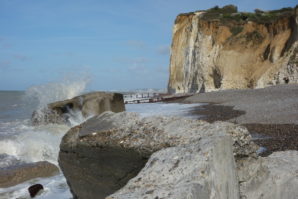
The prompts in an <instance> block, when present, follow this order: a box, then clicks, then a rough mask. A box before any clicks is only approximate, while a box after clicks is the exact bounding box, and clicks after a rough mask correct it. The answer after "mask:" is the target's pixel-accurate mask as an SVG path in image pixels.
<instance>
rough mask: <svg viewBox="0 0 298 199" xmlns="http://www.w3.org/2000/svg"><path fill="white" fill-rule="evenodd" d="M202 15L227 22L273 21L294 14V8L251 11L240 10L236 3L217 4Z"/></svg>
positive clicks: (208, 18)
mask: <svg viewBox="0 0 298 199" xmlns="http://www.w3.org/2000/svg"><path fill="white" fill-rule="evenodd" d="M205 12H206V13H205V14H204V15H203V16H202V19H205V20H211V21H213V20H215V21H217V20H218V21H220V22H221V23H227V22H230V21H235V22H238V23H241V22H246V21H253V22H257V23H272V22H274V21H276V20H278V19H280V18H282V17H289V16H291V15H294V8H291V7H289V8H282V9H279V10H271V11H263V10H260V9H255V12H254V13H251V12H238V9H237V7H236V6H234V5H227V6H224V7H222V8H220V7H218V6H215V7H213V8H210V9H208V10H206V11H205Z"/></svg>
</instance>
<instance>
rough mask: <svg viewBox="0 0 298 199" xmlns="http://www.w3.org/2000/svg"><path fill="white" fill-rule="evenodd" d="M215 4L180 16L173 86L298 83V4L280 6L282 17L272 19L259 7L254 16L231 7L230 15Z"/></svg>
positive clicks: (184, 89) (188, 89)
mask: <svg viewBox="0 0 298 199" xmlns="http://www.w3.org/2000/svg"><path fill="white" fill-rule="evenodd" d="M216 10H218V13H216ZM216 10H213V11H214V12H213V13H209V12H208V10H206V11H197V12H191V13H186V14H180V15H178V16H177V18H176V20H175V25H174V27H173V38H172V45H171V59H170V77H169V82H168V92H170V93H199V92H209V91H214V90H225V89H247V88H263V87H268V86H271V85H277V84H287V83H289V84H292V83H295V84H296V83H298V62H297V60H298V59H297V58H298V36H297V35H298V34H297V30H298V20H297V19H298V14H297V13H298V11H297V10H298V9H297V7H296V10H295V9H291V10H290V9H287V10H288V11H284V12H283V11H282V10H281V11H280V13H278V15H279V16H280V17H271V18H270V20H271V21H269V22H268V21H266V20H265V21H264V18H263V17H260V18H258V14H255V13H250V15H254V16H255V18H249V17H248V16H246V13H232V14H229V15H230V17H229V19H227V18H225V17H222V15H220V13H222V12H224V8H217V9H216ZM220 11H221V12H220ZM276 12H277V11H276ZM216 14H218V16H217V15H216ZM268 15H272V14H270V13H266V16H268ZM220 16H221V17H220ZM260 16H261V15H260ZM240 18H242V19H240ZM295 19H296V20H295ZM237 20H240V21H241V22H240V23H239V21H237ZM284 78H286V79H285V80H284Z"/></svg>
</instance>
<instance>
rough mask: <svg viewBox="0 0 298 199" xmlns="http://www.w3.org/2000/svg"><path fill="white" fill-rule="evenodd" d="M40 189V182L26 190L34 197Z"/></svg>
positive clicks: (41, 187)
mask: <svg viewBox="0 0 298 199" xmlns="http://www.w3.org/2000/svg"><path fill="white" fill-rule="evenodd" d="M42 190H43V186H42V185H41V184H34V185H32V186H30V187H29V188H28V192H29V193H30V197H31V198H34V197H35V196H36V195H37V194H38V193H40V191H42Z"/></svg>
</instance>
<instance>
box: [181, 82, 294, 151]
mask: <svg viewBox="0 0 298 199" xmlns="http://www.w3.org/2000/svg"><path fill="white" fill-rule="evenodd" d="M183 102H184V103H209V104H207V105H203V106H201V107H196V108H194V109H193V110H191V111H190V113H191V114H193V115H204V117H203V118H200V119H203V120H205V121H208V122H214V121H229V122H233V123H237V124H242V125H244V126H246V127H247V129H248V130H249V131H250V133H251V134H252V135H256V134H257V135H260V137H261V138H259V139H256V140H255V142H256V143H257V144H258V145H260V146H264V147H266V148H267V151H265V152H264V153H262V154H261V155H263V156H266V155H269V154H271V153H272V152H274V151H284V150H298V85H279V86H272V87H268V88H265V89H255V90H227V91H219V92H210V93H202V94H196V95H194V96H192V97H189V98H186V99H185V100H184V101H183Z"/></svg>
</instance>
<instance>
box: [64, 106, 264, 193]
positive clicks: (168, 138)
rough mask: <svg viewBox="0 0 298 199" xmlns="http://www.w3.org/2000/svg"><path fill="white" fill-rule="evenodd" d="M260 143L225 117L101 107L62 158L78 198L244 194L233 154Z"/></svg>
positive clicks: (70, 139)
mask: <svg viewBox="0 0 298 199" xmlns="http://www.w3.org/2000/svg"><path fill="white" fill-rule="evenodd" d="M257 149H258V147H257V146H256V145H255V144H254V143H253V142H252V140H251V136H250V134H249V132H248V131H247V130H246V129H245V128H244V127H241V126H239V125H235V124H232V123H228V122H215V123H213V124H210V123H207V122H204V121H198V120H191V119H185V118H179V117H163V116H154V117H148V118H142V117H140V116H139V115H138V114H136V113H128V112H121V113H112V112H104V113H102V114H101V115H98V116H95V117H93V118H91V119H89V120H87V121H86V122H84V123H82V124H81V125H79V126H76V127H73V128H72V129H70V130H69V131H68V132H67V133H66V135H65V136H64V137H63V139H62V141H61V144H60V152H59V165H60V167H61V169H62V171H63V173H64V175H65V177H66V179H67V182H68V184H69V187H70V189H71V191H72V193H73V195H74V197H77V198H106V197H107V196H109V195H110V196H109V197H108V198H162V197H166V198H185V197H186V196H187V197H188V198H203V199H204V198H239V183H238V178H237V169H236V162H235V159H236V160H237V161H238V159H239V161H240V160H243V159H244V158H245V157H256V153H255V151H256V150H257ZM115 191H117V192H116V193H114V192H115ZM113 193H114V194H113ZM111 194H112V195H111Z"/></svg>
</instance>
